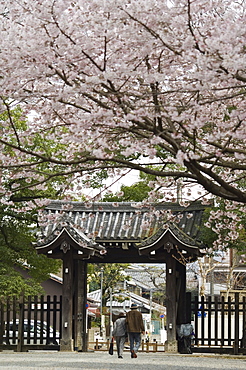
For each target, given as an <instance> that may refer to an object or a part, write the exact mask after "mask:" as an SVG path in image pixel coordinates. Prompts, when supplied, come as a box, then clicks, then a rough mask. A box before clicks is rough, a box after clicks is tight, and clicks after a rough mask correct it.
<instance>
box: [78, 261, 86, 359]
mask: <svg viewBox="0 0 246 370" xmlns="http://www.w3.org/2000/svg"><path fill="white" fill-rule="evenodd" d="M75 265H76V284H75V306H76V307H75V320H76V321H77V322H76V325H75V326H76V331H75V349H76V350H77V351H82V352H87V346H88V338H87V312H86V304H87V262H85V261H81V260H77V261H75Z"/></svg>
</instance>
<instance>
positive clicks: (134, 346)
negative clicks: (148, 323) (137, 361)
mask: <svg viewBox="0 0 246 370" xmlns="http://www.w3.org/2000/svg"><path fill="white" fill-rule="evenodd" d="M137 309H138V305H137V304H135V303H133V304H132V305H131V311H129V312H127V314H126V328H127V332H128V336H129V341H130V351H131V358H136V357H137V351H138V349H139V347H140V343H141V333H142V334H144V323H143V316H142V314H141V312H139V311H138V310H137Z"/></svg>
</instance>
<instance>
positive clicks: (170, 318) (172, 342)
mask: <svg viewBox="0 0 246 370" xmlns="http://www.w3.org/2000/svg"><path fill="white" fill-rule="evenodd" d="M176 280H177V278H176V259H175V258H173V257H172V254H171V253H168V254H167V258H166V309H167V313H166V326H167V341H166V343H165V351H166V352H173V353H177V352H178V343H177V338H176V319H177V289H176Z"/></svg>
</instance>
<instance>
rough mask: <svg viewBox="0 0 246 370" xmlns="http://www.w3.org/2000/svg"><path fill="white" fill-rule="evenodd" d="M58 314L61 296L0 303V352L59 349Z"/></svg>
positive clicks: (60, 310) (9, 300) (59, 319)
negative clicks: (7, 350)
mask: <svg viewBox="0 0 246 370" xmlns="http://www.w3.org/2000/svg"><path fill="white" fill-rule="evenodd" d="M61 312H62V298H61V296H60V297H57V296H53V297H51V296H46V297H44V296H41V297H38V296H35V297H31V296H30V297H28V298H27V299H26V300H25V299H24V298H23V297H22V298H21V299H20V300H19V299H17V298H16V297H13V298H7V299H6V300H1V302H0V349H3V348H4V349H14V350H17V351H19V352H21V351H26V350H28V349H30V348H31V349H42V348H44V347H45V349H59V342H60V337H61Z"/></svg>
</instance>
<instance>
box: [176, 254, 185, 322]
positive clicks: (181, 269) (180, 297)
mask: <svg viewBox="0 0 246 370" xmlns="http://www.w3.org/2000/svg"><path fill="white" fill-rule="evenodd" d="M176 269H177V325H181V324H187V323H188V321H187V313H186V295H185V293H186V266H185V265H184V264H183V263H180V262H178V261H177V262H176Z"/></svg>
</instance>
